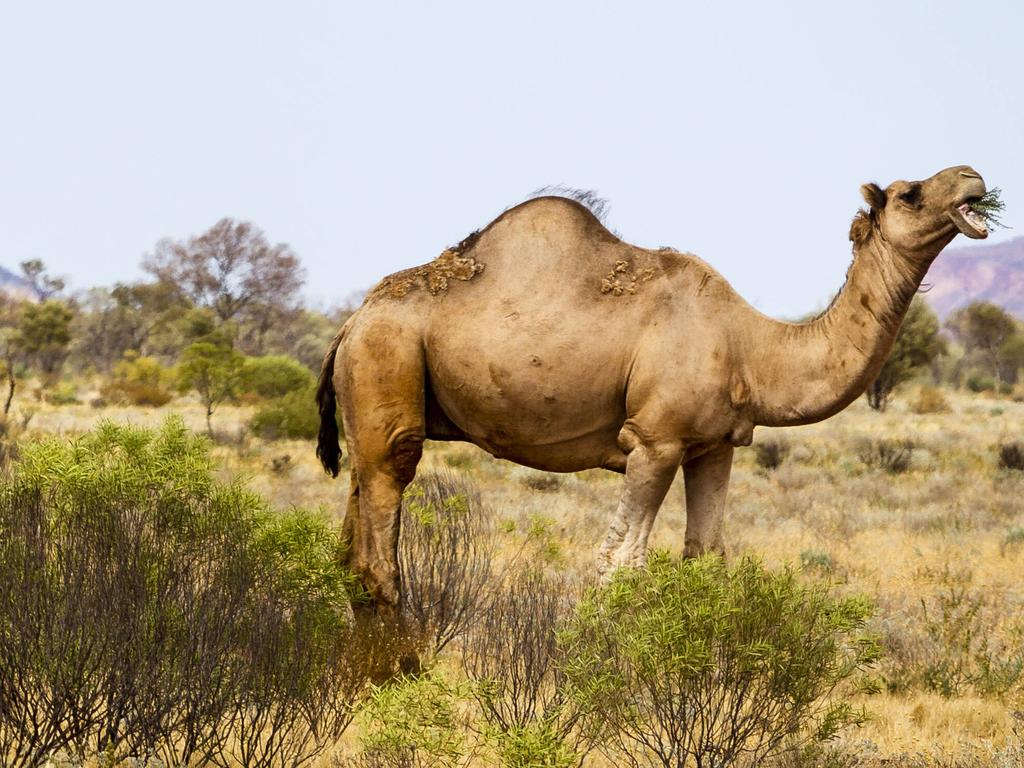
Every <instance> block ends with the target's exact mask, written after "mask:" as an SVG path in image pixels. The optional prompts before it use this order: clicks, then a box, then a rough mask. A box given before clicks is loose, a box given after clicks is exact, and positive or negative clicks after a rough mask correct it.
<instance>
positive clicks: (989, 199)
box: [960, 187, 1007, 229]
mask: <svg viewBox="0 0 1024 768" xmlns="http://www.w3.org/2000/svg"><path fill="white" fill-rule="evenodd" d="M1005 210H1006V203H1004V202H1003V200H1002V190H1001V189H999V187H994V188H993V189H990V190H989V191H988V192H986V193H985V194H984V195H982V196H981V197H979V198H977V199H974V200H968V201H967V202H966V203H964V204H963V205H961V206H960V212H961V213H962V214H963V215H964V217H965V218H966V219H968V221H970V222H971V224H974V225H976V226H977V225H980V227H981V228H982V229H986V228H994V227H1001V228H1004V229H1005V228H1007V227H1006V225H1005V224H1003V221H1002V214H1003V212H1004V211H1005Z"/></svg>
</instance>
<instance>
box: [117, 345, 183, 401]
mask: <svg viewBox="0 0 1024 768" xmlns="http://www.w3.org/2000/svg"><path fill="white" fill-rule="evenodd" d="M174 377H175V374H174V372H173V371H172V370H171V369H169V368H165V367H164V366H162V365H161V364H160V362H159V361H158V360H156V359H154V358H152V357H145V356H143V357H126V358H125V359H124V360H122V361H121V362H119V363H118V364H117V365H115V366H114V370H113V372H112V375H111V378H110V380H109V381H107V382H105V383H104V384H103V386H102V387H100V394H101V395H102V396H103V399H104V400H106V401H107V402H111V403H122V404H131V405H139V406H143V407H151V408H158V407H160V406H161V405H166V404H167V403H169V402H170V401H171V400H172V399H173V398H174V395H173V393H172V392H171V390H170V386H171V384H172V383H173V381H174Z"/></svg>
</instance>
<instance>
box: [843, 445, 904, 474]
mask: <svg viewBox="0 0 1024 768" xmlns="http://www.w3.org/2000/svg"><path fill="white" fill-rule="evenodd" d="M857 456H858V457H859V458H860V460H861V461H862V462H863V463H864V464H865V466H868V467H870V468H871V469H881V470H884V471H885V472H888V473H889V474H891V475H898V474H901V473H903V472H906V471H907V470H908V469H910V464H911V460H912V459H913V456H914V443H913V442H912V441H910V440H889V439H880V440H865V441H863V442H862V443H861V444H860V447H859V448H858V449H857Z"/></svg>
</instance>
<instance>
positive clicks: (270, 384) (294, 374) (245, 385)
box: [238, 355, 315, 410]
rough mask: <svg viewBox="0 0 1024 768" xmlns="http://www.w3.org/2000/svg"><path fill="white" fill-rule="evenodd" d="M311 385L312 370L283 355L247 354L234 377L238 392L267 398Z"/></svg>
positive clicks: (304, 388) (276, 396)
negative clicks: (248, 355)
mask: <svg viewBox="0 0 1024 768" xmlns="http://www.w3.org/2000/svg"><path fill="white" fill-rule="evenodd" d="M312 386H313V374H312V373H310V372H309V369H308V368H306V366H304V365H303V364H302V363H300V362H299V361H298V360H294V359H292V358H290V357H288V356H287V355H267V356H265V357H250V358H248V359H247V360H246V361H245V363H244V364H243V365H242V370H241V373H240V375H239V381H238V391H239V392H242V393H249V394H254V395H257V396H259V397H263V398H268V399H272V398H279V397H284V396H285V395H289V394H292V393H294V392H300V391H306V390H309V389H311V388H312ZM314 410H315V409H314Z"/></svg>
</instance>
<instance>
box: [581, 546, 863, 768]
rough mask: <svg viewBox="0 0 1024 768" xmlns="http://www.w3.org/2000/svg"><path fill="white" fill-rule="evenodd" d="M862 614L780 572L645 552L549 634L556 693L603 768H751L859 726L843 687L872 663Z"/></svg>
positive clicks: (859, 606) (856, 605)
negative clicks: (556, 641) (638, 563)
mask: <svg viewBox="0 0 1024 768" xmlns="http://www.w3.org/2000/svg"><path fill="white" fill-rule="evenodd" d="M869 614H870V609H869V607H868V605H867V604H866V603H865V601H864V600H862V599H859V598H835V597H832V596H831V595H830V594H829V592H828V591H827V590H826V588H825V587H823V586H820V585H815V584H810V585H808V584H805V583H802V582H801V581H800V580H798V579H797V577H796V575H795V574H794V573H793V572H792V571H790V570H786V571H783V572H781V573H774V572H771V571H768V570H766V569H765V568H764V567H763V566H761V565H760V564H759V563H757V562H756V561H753V560H750V559H745V560H742V561H741V562H739V563H737V564H736V565H735V566H732V567H730V566H728V565H726V564H725V563H724V562H723V561H722V560H720V559H719V558H716V557H703V558H698V559H691V560H681V559H674V558H671V557H669V556H668V555H666V554H664V553H655V554H653V556H652V557H651V559H650V561H649V565H648V567H647V568H646V569H632V570H620V571H619V572H618V573H617V574H616V576H615V578H614V579H613V581H612V582H611V584H609V585H607V586H606V587H603V588H601V589H598V590H594V591H592V592H591V593H590V594H589V595H588V596H587V597H586V598H585V599H584V600H583V601H582V602H581V603H580V605H579V606H578V608H577V610H576V612H575V615H574V616H573V617H572V618H571V619H570V620H569V622H568V624H567V626H566V628H565V629H564V630H563V631H562V633H561V644H562V652H563V654H564V658H565V659H566V661H565V665H566V666H565V673H566V676H567V692H568V695H570V696H571V697H572V698H573V699H574V700H575V701H576V702H577V703H578V705H579V706H580V707H581V709H582V710H583V711H585V712H588V713H590V714H589V715H588V717H589V718H590V719H591V721H592V723H593V725H592V727H593V729H594V731H595V732H597V733H600V734H602V740H603V742H604V743H605V744H606V745H607V747H606V748H607V749H609V750H611V751H613V752H614V754H615V755H616V758H617V760H618V762H616V764H622V763H623V762H624V763H626V764H630V765H662V766H666V768H668V767H669V766H673V767H675V766H680V765H690V764H691V763H692V764H695V765H716V766H722V767H723V768H724V767H726V766H730V765H735V764H741V765H761V764H763V763H764V762H765V761H766V760H768V759H769V758H771V757H772V756H774V755H777V754H779V753H781V752H782V751H784V750H785V749H787V748H793V747H799V746H800V745H802V744H808V743H813V742H815V741H824V740H827V739H829V738H831V737H832V736H834V735H835V734H836V733H837V732H838V730H839V729H840V728H841V727H843V726H844V725H846V724H849V723H856V722H860V721H862V720H863V718H864V715H863V713H861V712H859V711H857V710H854V709H853V707H852V706H851V705H850V704H849V703H847V702H846V701H845V700H844V693H847V691H844V688H843V687H844V684H847V683H848V682H850V681H851V679H852V678H853V677H854V676H855V675H857V674H858V672H860V671H861V670H863V669H864V668H865V667H866V666H867V665H869V664H870V663H872V662H874V661H875V660H876V659H877V656H878V649H877V645H876V644H875V642H874V641H873V640H872V639H871V638H870V637H868V636H867V635H866V634H865V632H864V625H865V622H866V620H867V618H868V616H869ZM723 712H726V713H728V715H727V716H724V717H723V716H721V713H723Z"/></svg>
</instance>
